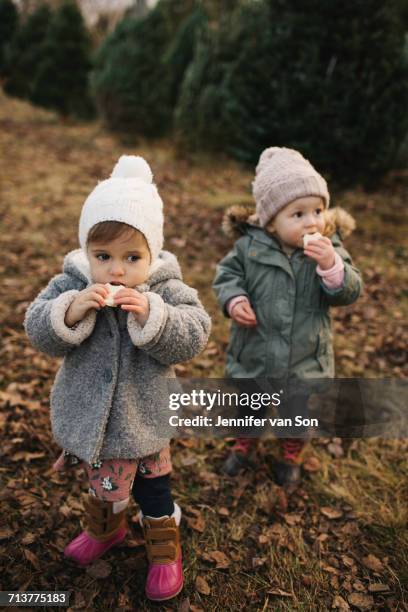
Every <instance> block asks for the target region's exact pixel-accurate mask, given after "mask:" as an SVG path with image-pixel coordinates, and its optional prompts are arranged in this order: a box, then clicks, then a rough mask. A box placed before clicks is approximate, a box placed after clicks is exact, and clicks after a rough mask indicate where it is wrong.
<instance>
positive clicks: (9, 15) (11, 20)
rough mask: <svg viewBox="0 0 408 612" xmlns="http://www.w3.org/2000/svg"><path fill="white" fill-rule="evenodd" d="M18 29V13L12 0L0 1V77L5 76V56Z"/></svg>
mask: <svg viewBox="0 0 408 612" xmlns="http://www.w3.org/2000/svg"><path fill="white" fill-rule="evenodd" d="M17 27H18V13H17V9H16V7H15V4H14V2H12V0H0V76H7V72H8V68H7V63H8V62H7V54H8V49H9V46H10V43H11V41H12V39H13V36H14V34H15V32H16V30H17Z"/></svg>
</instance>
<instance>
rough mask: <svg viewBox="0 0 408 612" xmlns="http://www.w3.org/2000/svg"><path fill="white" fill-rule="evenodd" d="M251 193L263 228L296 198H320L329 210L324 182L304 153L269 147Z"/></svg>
mask: <svg viewBox="0 0 408 612" xmlns="http://www.w3.org/2000/svg"><path fill="white" fill-rule="evenodd" d="M252 193H253V195H254V198H255V203H256V214H257V216H258V219H259V223H260V225H261V227H265V226H266V225H267V224H268V223H269V221H270V220H271V219H272V218H273V217H274V216H275V215H276V214H277V213H278V212H279V211H280V210H281V209H282V208H284V207H285V206H286V205H287V204H290V202H293V200H296V199H297V198H303V197H306V196H320V197H321V198H323V201H324V204H325V207H326V208H328V207H329V201H330V195H329V191H328V189H327V183H326V181H325V180H324V178H323V177H322V176H321V175H320V174H319V173H318V172H316V170H315V169H314V168H313V166H312V164H311V163H310V162H309V161H308V160H307V159H305V158H304V157H303V155H301V153H299V152H298V151H295V150H294V149H286V148H285V147H269V149H265V151H263V152H262V154H261V156H260V158H259V162H258V165H257V167H256V171H255V180H254V181H253V183H252Z"/></svg>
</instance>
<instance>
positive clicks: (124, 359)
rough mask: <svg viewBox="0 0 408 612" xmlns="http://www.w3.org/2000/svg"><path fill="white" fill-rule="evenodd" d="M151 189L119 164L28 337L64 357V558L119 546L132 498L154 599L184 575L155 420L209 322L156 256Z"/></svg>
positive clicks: (167, 262)
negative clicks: (74, 520)
mask: <svg viewBox="0 0 408 612" xmlns="http://www.w3.org/2000/svg"><path fill="white" fill-rule="evenodd" d="M152 181H153V176H152V173H151V170H150V167H149V165H148V164H147V162H146V161H145V160H144V159H143V158H141V157H135V156H122V157H121V158H120V159H119V161H118V163H117V164H116V166H115V168H114V170H113V172H112V175H111V177H110V178H109V179H107V180H105V181H102V182H100V183H99V184H98V185H97V186H96V188H95V189H94V190H93V191H92V192H91V194H90V195H89V196H88V198H87V200H86V202H85V204H84V206H83V209H82V212H81V218H80V222H79V241H80V245H81V248H80V249H78V250H75V251H72V252H71V253H69V254H68V255H67V256H66V257H65V260H64V267H63V272H62V274H59V275H57V276H55V277H54V278H52V279H51V281H50V282H49V284H48V285H47V287H46V288H45V289H44V290H43V291H41V293H40V294H39V295H38V297H37V298H36V299H35V300H34V302H33V303H32V304H31V305H30V306H29V308H28V311H27V314H26V319H25V329H26V332H27V335H28V337H29V339H30V340H31V342H32V344H33V345H34V346H35V347H37V348H38V349H39V350H40V351H43V352H45V353H48V354H49V355H53V356H63V357H64V360H63V362H62V365H61V367H60V369H59V371H58V373H57V376H56V379H55V382H54V385H53V388H52V392H51V423H52V429H53V434H54V437H55V440H56V441H57V443H58V444H59V445H60V446H61V448H62V449H63V453H62V455H61V457H60V458H59V459H58V461H57V462H56V467H57V469H58V468H61V467H62V466H64V465H73V464H79V463H82V465H83V467H84V468H85V470H86V472H87V475H88V478H89V483H90V487H89V493H88V495H87V496H85V502H84V506H85V521H84V524H85V530H84V531H83V533H81V534H80V535H79V536H78V537H76V538H75V539H74V540H73V541H72V542H71V543H70V544H69V545H68V546H67V547H66V548H65V551H64V553H65V556H66V557H68V558H71V559H73V560H75V561H76V562H77V563H79V564H80V565H87V564H88V563H91V562H92V561H94V560H95V559H96V558H98V557H99V556H101V555H102V554H103V553H104V552H105V551H106V550H108V549H109V548H111V547H112V546H114V545H115V544H118V543H119V542H121V541H122V540H123V539H124V537H125V535H126V522H125V512H126V506H127V504H128V501H129V494H130V491H131V490H132V492H133V495H134V497H135V499H136V501H137V502H138V503H139V505H140V507H141V513H140V522H141V525H142V527H143V529H144V535H145V540H146V547H147V553H148V560H149V569H148V576H147V583H146V594H147V596H148V597H149V598H150V599H152V600H158V601H161V600H165V599H170V598H171V597H174V596H175V595H176V594H177V593H178V592H179V591H180V590H181V588H182V586H183V571H182V565H181V548H180V540H179V528H178V526H179V522H180V516H181V511H180V508H179V507H178V506H177V504H174V503H173V499H172V496H171V492H170V486H169V473H170V471H171V460H170V452H169V438H168V434H167V431H165V430H163V427H161V426H160V423H161V420H160V413H161V409H162V408H163V403H164V402H165V400H166V399H167V396H166V391H167V385H166V381H167V382H168V379H169V378H174V377H175V374H174V371H173V367H172V366H173V364H175V363H179V362H182V361H186V360H188V359H191V358H192V357H194V356H195V355H197V354H198V353H199V352H200V351H201V350H202V349H203V348H204V346H205V344H206V342H207V339H208V335H209V331H210V318H209V316H208V315H207V313H206V312H205V310H204V308H203V306H202V305H201V303H200V301H199V299H198V297H197V292H196V291H195V290H194V289H192V288H190V287H188V286H187V285H185V284H184V283H183V281H182V276H181V272H180V268H179V265H178V263H177V259H176V257H175V256H174V255H172V254H171V253H169V252H167V251H164V250H162V245H163V203H162V200H161V198H160V195H159V193H158V191H157V188H156V186H155V185H154V184H153V182H152ZM132 486H133V488H132Z"/></svg>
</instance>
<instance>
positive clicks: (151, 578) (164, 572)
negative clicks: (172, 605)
mask: <svg viewBox="0 0 408 612" xmlns="http://www.w3.org/2000/svg"><path fill="white" fill-rule="evenodd" d="M183 584H184V577H183V567H182V563H181V556H180V559H178V560H177V561H174V563H166V564H160V563H157V564H152V565H150V567H149V570H148V574H147V581H146V597H147V598H148V599H150V600H151V601H165V600H166V599H172V598H173V597H175V596H176V595H178V594H179V593H180V591H181V589H182V588H183Z"/></svg>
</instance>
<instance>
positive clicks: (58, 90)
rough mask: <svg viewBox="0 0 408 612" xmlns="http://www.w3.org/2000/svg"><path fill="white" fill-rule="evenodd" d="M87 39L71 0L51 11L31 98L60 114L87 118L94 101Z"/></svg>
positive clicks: (77, 11) (90, 113) (83, 26)
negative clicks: (89, 78) (90, 92)
mask: <svg viewBox="0 0 408 612" xmlns="http://www.w3.org/2000/svg"><path fill="white" fill-rule="evenodd" d="M90 68H91V60H90V39H89V36H88V33H87V31H86V28H85V25H84V22H83V18H82V15H81V13H80V11H79V9H78V8H77V6H76V4H74V3H73V2H67V3H65V4H63V5H61V6H60V7H59V8H58V10H57V11H56V12H55V13H54V15H53V17H52V20H51V22H50V26H49V28H48V32H47V36H46V39H45V43H44V55H43V56H42V60H41V62H40V64H39V66H38V68H37V71H36V74H35V78H34V82H33V88H32V94H31V96H30V99H31V101H32V102H33V103H34V104H38V105H39V106H44V107H46V108H51V109H54V110H56V111H58V112H59V113H60V114H61V115H62V116H68V115H74V116H77V117H80V118H88V117H90V116H91V115H92V112H93V105H92V101H91V98H90V95H89V88H88V75H89V71H90Z"/></svg>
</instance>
